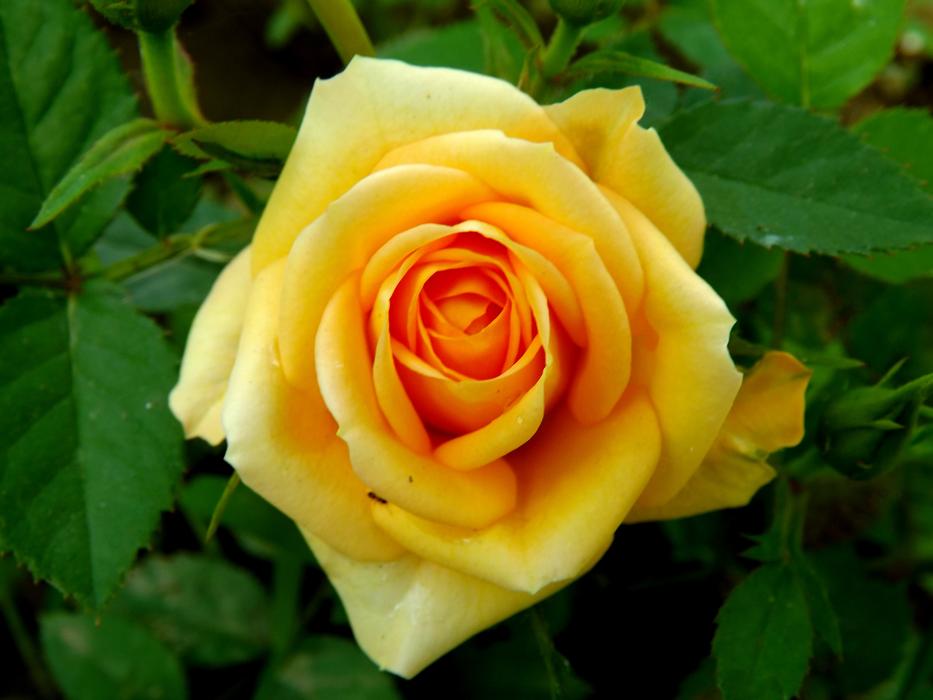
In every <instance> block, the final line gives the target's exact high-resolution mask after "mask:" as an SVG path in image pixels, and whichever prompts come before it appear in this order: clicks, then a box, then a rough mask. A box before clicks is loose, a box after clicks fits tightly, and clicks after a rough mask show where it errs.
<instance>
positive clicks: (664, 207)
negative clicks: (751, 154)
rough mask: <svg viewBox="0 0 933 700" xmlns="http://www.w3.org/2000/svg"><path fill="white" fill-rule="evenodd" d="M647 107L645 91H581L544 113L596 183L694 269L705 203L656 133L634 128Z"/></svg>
mask: <svg viewBox="0 0 933 700" xmlns="http://www.w3.org/2000/svg"><path fill="white" fill-rule="evenodd" d="M644 108H645V105H644V101H643V99H642V96H641V90H640V89H639V88H626V89H625V90H604V89H598V90H583V91H582V92H578V93H577V94H576V95H574V96H573V97H571V98H570V99H568V100H566V101H564V102H561V103H560V104H555V105H549V106H548V107H545V110H546V111H547V113H548V116H550V117H551V119H553V120H554V123H555V124H557V126H559V127H560V129H561V131H563V132H564V134H565V135H566V136H567V137H568V138H569V139H570V141H571V142H572V143H573V145H574V146H575V147H576V148H577V151H578V152H579V153H580V156H581V157H582V158H583V160H584V162H585V163H586V165H587V168H588V169H589V172H590V174H591V175H592V177H593V179H594V180H595V181H596V182H598V183H600V184H603V185H605V186H606V187H608V188H609V189H611V190H614V191H615V192H618V193H619V194H621V195H622V196H623V197H625V198H626V199H627V200H628V201H630V202H631V203H632V204H634V205H635V206H636V207H638V208H639V209H640V210H641V211H642V212H644V214H645V215H646V216H647V217H648V218H649V219H651V221H652V222H653V223H654V225H655V226H657V227H658V229H660V230H661V232H662V233H663V234H664V235H665V236H667V238H668V239H669V240H670V242H671V243H672V244H673V245H674V247H675V248H676V249H677V252H679V253H680V254H681V255H682V256H683V258H684V260H686V261H687V263H688V264H689V265H690V266H691V267H694V268H695V267H696V266H697V265H698V264H699V262H700V256H701V255H702V253H703V234H704V232H705V231H706V214H705V212H704V211H703V202H702V200H701V199H700V195H699V193H698V192H697V191H696V188H695V187H694V186H693V183H692V182H690V180H689V179H688V178H687V176H686V175H684V173H683V171H681V169H680V168H678V167H677V164H676V163H674V161H673V160H672V159H671V157H670V155H668V153H667V151H666V150H665V148H664V144H662V143H661V139H660V138H659V137H658V134H657V132H656V131H655V130H654V129H644V128H642V127H640V126H638V124H636V123H635V122H636V121H638V119H640V118H641V115H642V113H643V112H644Z"/></svg>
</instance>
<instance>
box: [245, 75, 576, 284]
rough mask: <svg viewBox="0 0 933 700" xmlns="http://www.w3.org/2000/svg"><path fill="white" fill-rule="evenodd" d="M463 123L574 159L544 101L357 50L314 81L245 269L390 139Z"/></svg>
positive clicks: (275, 250)
mask: <svg viewBox="0 0 933 700" xmlns="http://www.w3.org/2000/svg"><path fill="white" fill-rule="evenodd" d="M472 129H499V130H501V131H503V132H505V133H507V134H509V135H510V136H514V137H516V138H521V139H527V140H529V141H538V142H547V143H554V144H555V146H556V147H557V148H558V150H559V151H560V152H561V153H563V155H564V156H565V157H566V158H569V159H571V160H576V159H577V156H576V154H575V152H574V150H573V147H572V146H571V145H570V142H569V141H568V140H567V139H566V138H565V137H564V136H563V134H561V132H560V131H559V130H558V129H557V127H555V126H554V123H553V122H552V121H551V120H550V119H549V118H548V117H547V115H546V114H545V113H544V110H543V109H542V108H541V107H540V106H538V105H537V104H535V102H534V100H532V99H531V98H530V97H528V96H527V95H525V94H524V93H523V92H521V91H520V90H518V89H517V88H515V87H514V86H513V85H510V84H509V83H507V82H504V81H502V80H497V79H495V78H489V77H486V76H482V75H477V74H475V73H467V72H464V71H456V70H450V69H447V68H420V67H415V66H410V65H407V64H404V63H400V62H398V61H387V60H377V59H370V58H362V57H356V58H355V59H353V61H351V63H350V65H349V66H347V68H346V69H345V70H344V71H343V72H342V73H340V74H339V75H337V76H335V77H334V78H331V79H330V80H319V81H317V83H315V86H314V90H313V91H312V93H311V99H310V100H309V101H308V107H307V110H306V112H305V117H304V121H303V122H302V124H301V129H300V130H299V132H298V138H297V139H296V141H295V145H294V146H293V147H292V152H291V154H290V155H289V157H288V160H287V161H286V163H285V167H284V169H283V170H282V174H281V175H280V177H279V180H278V182H277V183H276V186H275V190H274V191H273V193H272V197H271V198H270V199H269V203H268V205H267V206H266V209H265V212H264V214H263V216H262V219H261V220H260V222H259V227H258V228H257V230H256V236H255V240H254V254H253V270H254V271H258V270H260V269H262V268H263V267H264V266H266V265H268V264H269V263H270V262H271V261H273V260H276V259H278V258H281V257H283V256H284V255H286V254H287V253H288V251H289V249H290V248H291V246H292V243H293V242H294V241H295V239H296V238H297V236H298V234H299V232H300V231H301V230H302V229H304V228H305V227H306V226H307V225H308V224H310V223H311V222H312V221H314V220H315V219H316V218H317V217H318V216H320V215H321V214H322V213H323V212H324V210H325V209H326V208H327V206H328V205H329V204H330V203H331V202H333V201H334V200H336V199H337V198H338V197H340V196H341V195H342V194H344V193H345V192H346V191H347V190H349V189H350V187H352V186H353V185H354V184H355V183H356V182H358V181H359V180H361V179H363V178H364V177H366V175H368V174H369V173H370V171H371V170H372V169H373V166H374V165H375V164H376V163H377V162H378V161H379V159H380V158H381V157H382V156H383V155H385V154H386V153H387V152H388V151H390V150H391V149H393V148H395V147H397V146H400V145H403V144H406V143H411V142H414V141H420V140H421V139H424V138H427V137H430V136H434V135H436V134H444V133H448V132H452V131H468V130H472Z"/></svg>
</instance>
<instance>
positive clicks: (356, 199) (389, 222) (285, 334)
mask: <svg viewBox="0 0 933 700" xmlns="http://www.w3.org/2000/svg"><path fill="white" fill-rule="evenodd" d="M492 196H493V195H492V193H491V192H490V190H489V189H488V188H486V187H485V186H483V185H482V184H481V183H480V182H479V181H478V180H476V178H473V177H471V176H470V175H467V174H466V173H463V172H458V171H456V170H452V169H450V168H438V167H431V166H425V165H410V166H406V167H403V168H394V169H392V170H387V171H384V172H380V173H376V174H374V175H372V176H370V177H368V178H366V179H365V180H363V181H362V182H360V183H359V184H358V185H356V186H355V187H354V188H353V189H351V190H350V191H349V192H347V193H346V194H345V195H344V196H342V197H341V198H340V199H339V200H337V201H336V202H334V203H333V204H332V205H331V206H330V207H329V208H328V210H327V212H326V213H325V214H324V215H322V216H321V217H320V218H319V219H317V220H316V221H315V222H314V223H313V224H312V225H311V226H309V227H308V228H307V229H305V230H304V231H303V232H302V234H301V236H299V238H298V240H297V241H296V242H295V246H294V249H293V250H292V251H291V254H290V255H289V256H288V262H287V264H286V274H285V289H284V292H283V293H284V299H283V302H282V311H281V325H280V328H279V342H280V346H279V348H280V351H281V355H282V364H283V369H284V370H285V376H286V377H288V380H289V381H290V382H291V383H293V384H295V385H296V386H299V387H301V388H303V389H304V390H305V391H315V390H316V387H317V380H316V378H315V370H314V353H313V352H311V351H309V348H312V347H314V337H315V335H316V333H317V327H318V323H319V322H320V320H321V315H322V314H323V313H324V307H325V306H327V303H328V302H329V301H330V298H331V296H333V294H334V292H335V291H336V290H337V288H338V287H339V286H340V284H341V283H342V282H343V281H344V280H345V279H346V278H347V276H348V275H350V274H352V273H353V272H355V271H356V270H359V269H362V268H363V266H364V265H365V264H366V262H367V261H368V260H369V259H370V257H372V255H373V254H374V253H376V251H378V250H379V249H380V248H381V247H382V246H383V245H384V244H385V243H386V242H387V241H389V240H390V239H392V237H393V236H395V235H396V234H399V233H402V232H404V231H407V230H408V229H410V228H413V227H415V226H418V225H420V224H425V223H444V222H446V221H447V220H450V219H452V218H453V217H455V216H456V214H457V212H459V211H460V210H461V209H463V208H464V207H466V206H469V205H470V204H474V203H477V202H481V201H485V200H486V199H489V198H490V197H492Z"/></svg>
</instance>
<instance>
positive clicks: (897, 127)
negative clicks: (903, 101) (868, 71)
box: [852, 107, 933, 190]
mask: <svg viewBox="0 0 933 700" xmlns="http://www.w3.org/2000/svg"><path fill="white" fill-rule="evenodd" d="M852 130H853V131H854V132H855V133H856V134H858V135H859V136H861V137H862V140H863V141H865V142H866V143H870V144H871V145H872V146H874V147H875V148H877V149H879V150H881V152H882V153H884V154H885V155H887V156H888V157H889V158H891V159H893V160H896V161H897V162H898V163H900V164H901V165H902V166H904V168H905V169H906V170H907V172H908V173H909V174H911V175H912V176H913V177H915V178H917V179H918V180H920V184H921V185H922V186H923V187H925V188H927V190H933V116H930V113H929V112H928V111H927V110H925V109H907V108H904V107H900V108H896V109H885V110H882V111H880V112H876V113H875V114H873V115H872V116H870V117H868V118H867V119H865V120H863V121H860V122H859V123H858V124H856V125H855V126H854V127H853V128H852Z"/></svg>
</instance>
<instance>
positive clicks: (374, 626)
mask: <svg viewBox="0 0 933 700" xmlns="http://www.w3.org/2000/svg"><path fill="white" fill-rule="evenodd" d="M305 537H306V538H307V540H308V544H309V545H310V546H311V549H312V551H313V552H314V556H315V557H316V558H317V560H318V562H319V563H320V565H321V568H323V569H324V571H325V572H326V573H327V577H328V578H329V579H330V581H331V583H332V584H333V585H334V588H336V589H337V593H339V594H340V599H341V600H342V601H343V605H344V608H346V611H347V616H348V617H349V618H350V625H351V627H352V628H353V634H354V636H355V637H356V641H357V643H358V644H359V645H360V647H362V649H363V651H365V652H366V654H367V655H368V656H369V657H370V658H371V659H372V660H373V661H374V662H375V663H376V664H377V665H378V666H379V668H381V669H384V670H387V671H391V672H392V673H395V674H397V675H399V676H402V677H403V678H411V677H412V676H414V675H415V674H417V673H418V672H419V671H421V670H422V669H423V668H424V667H425V666H427V665H428V664H430V663H431V662H432V661H434V660H436V659H437V658H438V657H440V656H443V655H444V654H446V653H447V652H448V651H450V650H451V649H453V648H454V647H456V646H457V645H459V644H460V643H462V642H463V641H465V640H466V639H468V638H470V637H472V636H473V635H474V634H476V633H477V632H479V631H480V630H483V629H485V628H487V627H489V626H491V625H494V624H495V623H497V622H499V621H500V620H504V619H505V618H507V617H509V616H510V615H513V614H515V613H516V612H518V611H519V610H523V609H525V608H527V607H530V606H531V605H534V604H535V603H536V602H538V601H539V600H541V599H543V598H546V597H547V596H549V595H551V594H553V593H555V592H556V591H557V590H558V589H559V588H560V585H555V586H551V587H549V588H547V589H545V590H542V591H541V592H539V593H538V594H537V595H534V596H531V595H527V594H525V593H516V592H515V591H509V590H506V589H504V588H499V587H498V586H495V585H493V584H491V583H488V582H486V581H481V580H479V579H476V578H473V577H471V576H466V575H464V574H461V573H458V572H456V571H452V570H451V569H447V568H444V567H443V566H438V565H437V564H434V563H432V562H429V561H426V560H424V559H420V558H418V557H415V556H407V557H405V558H403V559H399V560H397V561H394V562H389V563H385V564H372V563H366V562H360V561H355V560H353V559H350V558H348V557H345V556H343V555H341V554H340V553H339V552H337V551H336V550H334V549H332V548H331V547H329V546H327V544H325V543H324V542H322V541H321V540H319V539H317V538H315V537H314V536H313V535H309V534H308V533H305Z"/></svg>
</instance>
